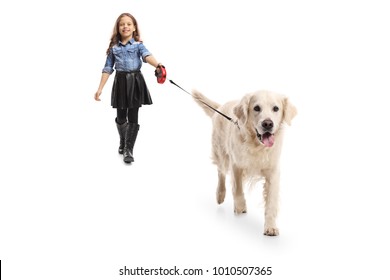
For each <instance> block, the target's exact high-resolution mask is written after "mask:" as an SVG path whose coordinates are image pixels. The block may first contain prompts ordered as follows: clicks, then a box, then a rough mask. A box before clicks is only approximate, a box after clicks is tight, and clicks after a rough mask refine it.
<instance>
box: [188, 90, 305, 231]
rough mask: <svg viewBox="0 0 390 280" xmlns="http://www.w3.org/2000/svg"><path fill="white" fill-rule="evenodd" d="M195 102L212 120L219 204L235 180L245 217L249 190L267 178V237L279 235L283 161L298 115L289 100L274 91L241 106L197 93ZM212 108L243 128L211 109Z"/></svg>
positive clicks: (249, 96) (235, 193)
mask: <svg viewBox="0 0 390 280" xmlns="http://www.w3.org/2000/svg"><path fill="white" fill-rule="evenodd" d="M192 94H193V98H194V99H195V101H196V102H197V103H198V104H199V105H200V106H201V107H202V108H203V110H204V111H205V112H206V114H207V115H208V116H210V117H211V118H212V123H213V132H212V159H213V162H214V163H215V164H216V165H217V167H218V187H217V202H218V204H221V203H222V202H223V201H224V199H225V194H226V187H225V178H226V175H227V174H230V175H231V177H232V185H233V198H234V212H235V213H236V214H241V213H245V212H246V211H247V209H246V202H245V197H244V191H243V185H244V184H245V183H246V182H250V181H252V180H258V179H259V178H264V179H265V182H264V191H263V196H264V202H265V224H264V234H265V235H270V236H274V235H278V234H279V230H278V228H277V226H276V216H277V210H278V209H277V208H278V196H279V177H280V175H279V173H280V171H279V158H280V153H281V149H282V142H283V129H284V127H285V124H288V125H290V124H291V120H292V119H293V118H294V117H295V115H296V113H297V110H296V108H295V107H294V105H292V104H291V103H290V101H289V100H288V98H286V97H284V96H282V95H279V94H276V93H273V92H269V91H258V92H254V93H251V94H247V95H245V96H244V97H243V98H242V99H241V100H240V101H231V102H228V103H226V104H224V105H222V106H221V105H219V104H217V103H216V102H214V101H212V100H210V99H208V98H207V97H205V96H204V95H203V94H201V93H200V92H199V91H196V90H194V91H193V92H192ZM205 103H206V104H208V105H210V106H212V107H213V108H215V109H218V110H219V111H221V112H223V113H224V114H226V115H227V116H230V117H232V118H233V119H234V118H237V123H238V125H235V124H234V123H232V122H229V121H228V120H227V119H225V118H224V117H223V116H221V115H220V114H218V113H216V112H214V111H213V110H211V109H210V108H209V107H208V106H206V105H205Z"/></svg>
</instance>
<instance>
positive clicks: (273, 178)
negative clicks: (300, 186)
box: [263, 168, 280, 236]
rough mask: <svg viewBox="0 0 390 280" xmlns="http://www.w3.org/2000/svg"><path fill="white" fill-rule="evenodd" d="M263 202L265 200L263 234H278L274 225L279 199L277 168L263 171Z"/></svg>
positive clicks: (278, 174)
mask: <svg viewBox="0 0 390 280" xmlns="http://www.w3.org/2000/svg"><path fill="white" fill-rule="evenodd" d="M264 175H265V184H264V191H263V196H264V202H265V213H264V214H265V223H264V235H269V236H276V235H279V230H278V228H277V227H276V216H277V214H278V201H279V177H280V173H279V170H278V169H277V168H276V169H273V170H268V171H267V172H264Z"/></svg>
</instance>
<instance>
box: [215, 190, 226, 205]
mask: <svg viewBox="0 0 390 280" xmlns="http://www.w3.org/2000/svg"><path fill="white" fill-rule="evenodd" d="M225 195H226V191H218V192H217V202H218V204H221V203H222V202H224V201H225Z"/></svg>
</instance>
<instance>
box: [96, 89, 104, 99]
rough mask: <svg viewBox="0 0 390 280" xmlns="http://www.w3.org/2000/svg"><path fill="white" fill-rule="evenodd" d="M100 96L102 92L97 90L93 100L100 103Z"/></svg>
mask: <svg viewBox="0 0 390 280" xmlns="http://www.w3.org/2000/svg"><path fill="white" fill-rule="evenodd" d="M101 94H102V91H101V90H100V91H99V90H98V91H97V92H96V93H95V100H96V101H101V100H100V98H99V97H100V95H101Z"/></svg>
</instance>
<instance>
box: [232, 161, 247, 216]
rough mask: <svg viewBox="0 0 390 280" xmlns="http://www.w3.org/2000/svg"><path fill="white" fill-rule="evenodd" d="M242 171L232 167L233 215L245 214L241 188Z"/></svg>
mask: <svg viewBox="0 0 390 280" xmlns="http://www.w3.org/2000/svg"><path fill="white" fill-rule="evenodd" d="M242 173H243V171H242V169H240V168H238V167H236V166H234V165H233V198H234V213H236V214H242V213H246V202H245V197H244V191H243V188H242Z"/></svg>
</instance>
